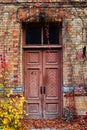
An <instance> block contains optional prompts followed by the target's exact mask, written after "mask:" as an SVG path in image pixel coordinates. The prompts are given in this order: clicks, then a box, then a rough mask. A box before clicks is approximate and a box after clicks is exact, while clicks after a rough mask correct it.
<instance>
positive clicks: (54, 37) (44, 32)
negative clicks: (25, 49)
mask: <svg viewBox="0 0 87 130" xmlns="http://www.w3.org/2000/svg"><path fill="white" fill-rule="evenodd" d="M24 28H25V29H24V32H25V38H24V40H25V44H26V45H47V44H51V45H59V44H61V43H60V41H61V40H60V39H61V23H53V22H51V23H26V24H24Z"/></svg>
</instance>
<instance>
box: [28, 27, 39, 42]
mask: <svg viewBox="0 0 87 130" xmlns="http://www.w3.org/2000/svg"><path fill="white" fill-rule="evenodd" d="M26 43H27V44H41V27H40V26H32V27H30V26H28V28H27V30H26Z"/></svg>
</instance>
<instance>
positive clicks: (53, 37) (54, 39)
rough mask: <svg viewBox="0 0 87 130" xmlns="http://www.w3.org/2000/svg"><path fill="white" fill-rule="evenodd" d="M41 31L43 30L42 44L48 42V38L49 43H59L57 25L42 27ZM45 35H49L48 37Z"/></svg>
mask: <svg viewBox="0 0 87 130" xmlns="http://www.w3.org/2000/svg"><path fill="white" fill-rule="evenodd" d="M43 32H44V44H48V40H49V42H50V44H59V31H58V26H57V25H56V24H54V25H49V27H48V29H47V28H46V27H44V31H43ZM47 32H48V34H47ZM47 35H49V37H48V36H47ZM47 37H48V38H47Z"/></svg>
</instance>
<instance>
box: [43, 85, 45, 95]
mask: <svg viewBox="0 0 87 130" xmlns="http://www.w3.org/2000/svg"><path fill="white" fill-rule="evenodd" d="M43 94H45V86H44V87H43Z"/></svg>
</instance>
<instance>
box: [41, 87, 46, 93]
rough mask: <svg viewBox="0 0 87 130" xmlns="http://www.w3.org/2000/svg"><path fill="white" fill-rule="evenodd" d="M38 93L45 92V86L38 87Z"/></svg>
mask: <svg viewBox="0 0 87 130" xmlns="http://www.w3.org/2000/svg"><path fill="white" fill-rule="evenodd" d="M40 94H45V86H41V87H40Z"/></svg>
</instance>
